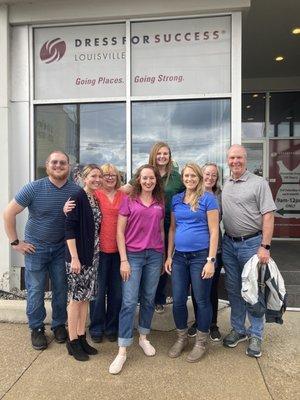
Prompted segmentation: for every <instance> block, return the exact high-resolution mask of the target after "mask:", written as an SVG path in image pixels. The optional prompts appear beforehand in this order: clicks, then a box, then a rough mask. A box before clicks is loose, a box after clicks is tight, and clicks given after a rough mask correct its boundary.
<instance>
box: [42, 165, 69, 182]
mask: <svg viewBox="0 0 300 400" xmlns="http://www.w3.org/2000/svg"><path fill="white" fill-rule="evenodd" d="M46 172H47V175H48V176H49V177H51V178H52V179H55V180H57V181H64V180H66V179H68V176H69V171H68V170H66V171H53V170H51V169H49V168H47V169H46Z"/></svg>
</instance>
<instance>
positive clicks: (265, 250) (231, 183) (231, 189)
mask: <svg viewBox="0 0 300 400" xmlns="http://www.w3.org/2000/svg"><path fill="white" fill-rule="evenodd" d="M227 162H228V166H229V168H230V171H231V176H230V178H229V179H228V180H227V181H226V182H225V185H224V188H223V192H222V210H223V224H224V229H225V235H224V238H223V254H222V255H223V262H224V266H225V272H226V289H227V292H228V297H229V302H230V306H231V325H232V330H231V332H230V333H229V334H228V335H227V336H225V338H224V340H223V344H224V346H226V347H236V346H237V344H238V343H239V342H242V341H244V340H247V339H248V337H249V345H248V348H247V350H246V354H247V355H248V356H250V357H260V356H261V342H262V335H263V329H264V318H256V317H253V316H252V315H250V314H249V313H247V310H246V304H245V301H244V300H243V298H242V296H241V284H242V282H241V274H242V271H243V267H244V265H245V263H246V262H247V261H248V260H249V259H250V258H251V257H252V256H253V255H254V254H257V255H258V257H259V260H260V262H261V263H266V262H268V260H269V258H270V245H271V240H272V235H273V228H274V214H273V212H274V211H275V210H276V206H275V203H274V201H273V198H272V194H271V190H270V188H269V185H268V183H267V181H266V180H265V179H263V178H261V177H259V176H257V175H254V174H252V173H251V172H249V171H248V170H247V153H246V150H245V148H244V147H243V146H241V145H238V144H234V145H233V146H231V147H230V149H229V150H228V153H227ZM246 314H247V317H248V319H249V322H250V326H249V327H248V328H247V329H246V327H245V320H246Z"/></svg>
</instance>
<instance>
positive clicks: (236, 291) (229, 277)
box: [222, 235, 264, 339]
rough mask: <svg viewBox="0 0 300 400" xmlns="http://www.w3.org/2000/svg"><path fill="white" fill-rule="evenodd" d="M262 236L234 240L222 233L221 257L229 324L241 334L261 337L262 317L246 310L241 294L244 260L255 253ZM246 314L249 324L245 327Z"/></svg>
mask: <svg viewBox="0 0 300 400" xmlns="http://www.w3.org/2000/svg"><path fill="white" fill-rule="evenodd" d="M261 240H262V236H261V235H258V236H255V237H253V238H250V239H247V240H244V241H241V242H234V241H233V240H232V239H230V238H229V237H228V236H226V235H224V238H223V246H222V257H223V262H224V267H225V272H226V275H225V285H226V289H227V292H228V298H229V302H230V306H231V325H232V327H233V329H234V330H235V331H236V332H238V333H241V334H247V335H249V336H254V337H257V338H259V339H262V335H263V330H264V317H262V318H255V317H253V316H251V314H250V313H248V312H247V310H246V303H245V301H244V299H243V298H242V295H241V288H242V278H241V275H242V271H243V268H244V265H245V264H246V262H247V261H248V260H249V259H250V258H251V257H252V256H254V254H256V253H257V251H258V248H259V246H260V244H261ZM246 315H247V317H248V319H249V322H250V326H249V328H248V329H246V328H245V320H246Z"/></svg>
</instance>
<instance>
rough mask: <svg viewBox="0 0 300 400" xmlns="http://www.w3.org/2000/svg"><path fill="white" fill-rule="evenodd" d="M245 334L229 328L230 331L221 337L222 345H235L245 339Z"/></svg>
mask: <svg viewBox="0 0 300 400" xmlns="http://www.w3.org/2000/svg"><path fill="white" fill-rule="evenodd" d="M247 339H248V338H247V335H244V334H242V333H238V332H236V331H235V330H234V329H231V332H230V333H229V334H228V335H226V336H225V337H224V339H223V346H225V347H236V346H237V345H238V343H240V342H244V341H245V340H247Z"/></svg>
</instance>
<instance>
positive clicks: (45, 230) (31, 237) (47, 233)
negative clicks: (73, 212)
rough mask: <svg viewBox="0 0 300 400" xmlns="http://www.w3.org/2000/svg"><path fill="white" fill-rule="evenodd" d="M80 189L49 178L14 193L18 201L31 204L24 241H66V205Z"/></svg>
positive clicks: (24, 204) (71, 184)
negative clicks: (55, 182) (60, 185)
mask: <svg viewBox="0 0 300 400" xmlns="http://www.w3.org/2000/svg"><path fill="white" fill-rule="evenodd" d="M79 189H80V188H79V187H78V186H77V185H75V183H73V182H70V181H67V182H66V183H65V184H64V186H62V187H61V188H58V187H57V186H55V185H54V184H53V183H52V182H51V181H50V179H49V178H48V177H46V178H42V179H38V180H37V181H33V182H30V183H28V184H27V185H25V186H23V188H22V189H21V190H20V191H19V192H18V193H17V195H16V196H15V200H16V202H17V203H18V204H19V205H20V206H22V207H28V211H29V216H28V221H27V223H26V227H25V240H26V241H28V242H31V243H45V244H55V243H59V242H61V241H63V240H64V236H65V215H64V212H63V207H64V204H65V202H66V201H67V200H68V198H69V197H71V196H73V195H75V194H76V193H77V192H78V190H79Z"/></svg>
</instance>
